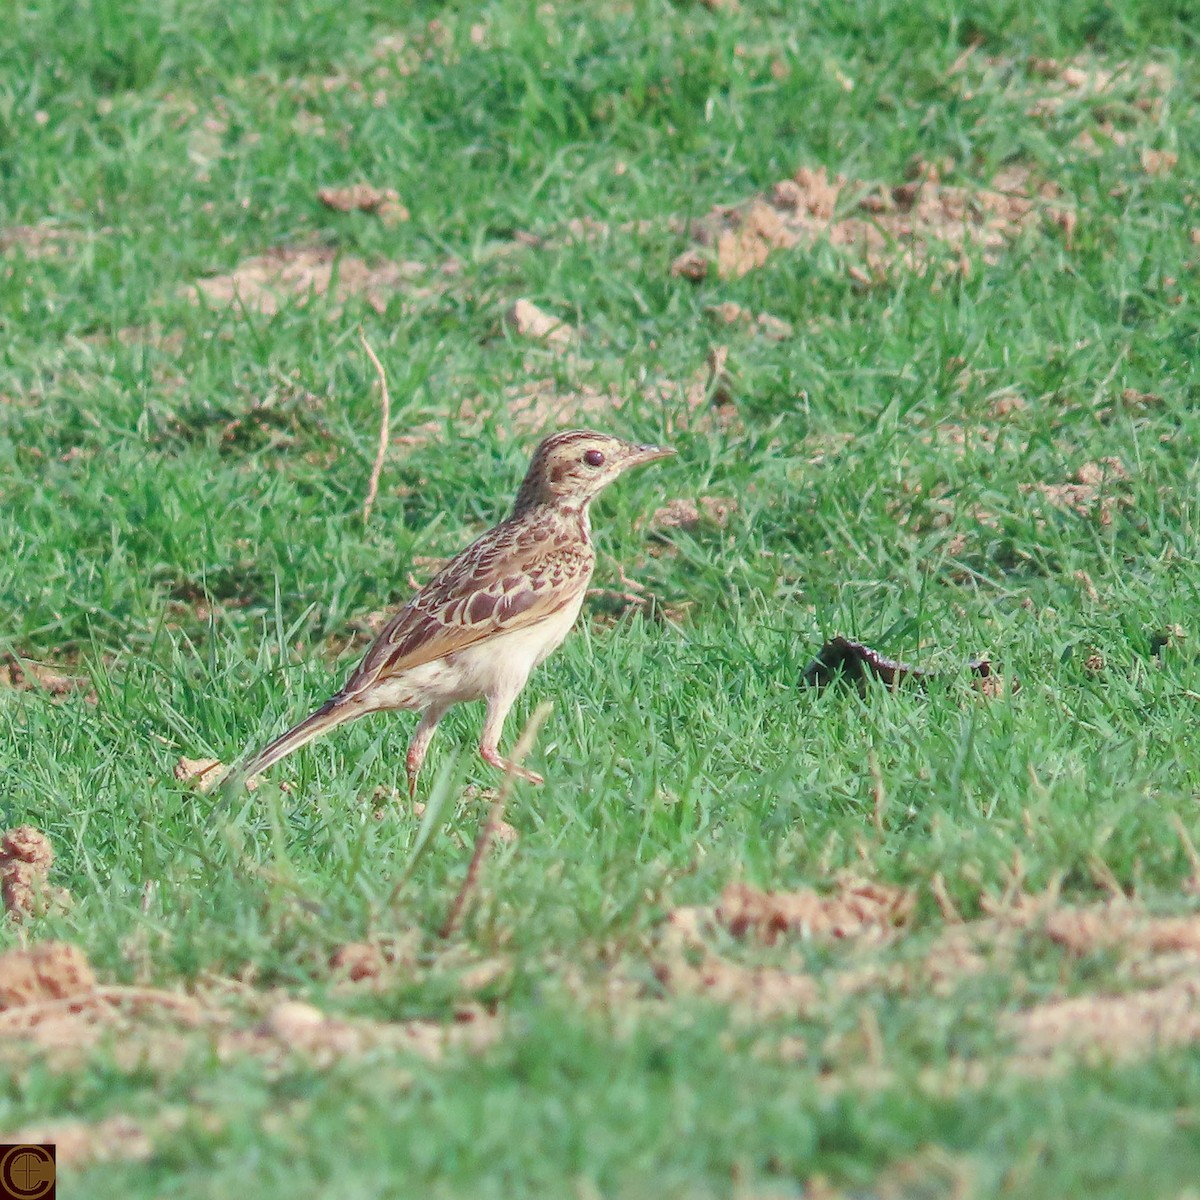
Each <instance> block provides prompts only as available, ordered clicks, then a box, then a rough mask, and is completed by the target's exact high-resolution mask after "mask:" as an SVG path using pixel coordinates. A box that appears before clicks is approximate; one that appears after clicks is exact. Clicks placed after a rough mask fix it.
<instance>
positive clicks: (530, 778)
mask: <svg viewBox="0 0 1200 1200" xmlns="http://www.w3.org/2000/svg"><path fill="white" fill-rule="evenodd" d="M479 753H480V754H481V755H482V756H483V761H484V762H485V763H487V764H488V765H489V766H492V767H495V768H496V769H497V770H498V771H503V772H504V773H505V774H506V775H515V776H516V777H517V778H518V779H524V780H526V781H527V782H529V783H545V782H546V781H545V779H543V778H542V776H540V775H539V774H538V773H537V772H536V771H530V770H528V769H527V768H525V767H522V766H518V764H517V763H515V762H510V761H509V760H508V759H507V758H504V757H502V756H501V754H500V751H499V750H496V749H495V748H493V747H490V746H480V747H479Z"/></svg>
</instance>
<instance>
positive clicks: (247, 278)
mask: <svg viewBox="0 0 1200 1200" xmlns="http://www.w3.org/2000/svg"><path fill="white" fill-rule="evenodd" d="M425 273H426V270H425V267H424V266H422V265H421V264H420V263H407V262H402V263H393V262H381V263H376V264H374V265H372V264H370V263H367V262H366V261H364V260H363V259H361V258H356V257H355V256H354V255H352V254H342V255H338V254H337V253H336V252H335V251H334V250H332V249H329V248H328V247H308V248H298V249H276V250H271V251H268V252H267V253H266V254H261V255H259V256H257V257H256V258H249V259H246V261H245V262H243V263H241V264H240V265H239V266H238V267H236V268H235V269H234V270H233V271H231V272H229V273H228V274H225V275H213V276H210V277H209V278H207V279H200V280H197V282H196V284H195V289H196V292H197V293H198V294H199V295H200V296H201V297H203V298H204V299H205V300H206V301H207V302H208V303H210V304H214V305H218V306H220V307H228V306H231V305H235V304H239V303H240V304H244V305H245V306H246V307H247V308H249V309H253V310H255V311H256V312H260V313H264V314H266V315H268V316H271V315H274V314H275V313H277V312H279V311H280V309H281V308H283V307H284V306H285V305H287V304H289V303H295V304H297V305H303V304H305V303H307V302H308V300H309V299H310V298H311V297H312V296H326V295H328V296H331V297H332V298H333V299H334V300H336V301H337V302H338V303H339V304H341V303H343V302H345V301H347V300H350V299H352V298H354V297H361V298H362V299H364V300H365V301H366V302H367V303H368V304H369V305H370V306H371V307H372V308H373V309H375V311H376V312H378V313H383V312H385V311H386V310H387V306H388V302H389V301H390V300H391V299H392V297H393V296H395V295H397V294H400V293H403V294H404V295H406V296H408V297H409V298H414V299H415V298H421V297H425V296H429V295H432V294H433V289H431V288H428V287H424V288H419V287H416V286H415V285H414V284H413V280H414V279H416V278H419V277H420V276H423V275H424V274H425Z"/></svg>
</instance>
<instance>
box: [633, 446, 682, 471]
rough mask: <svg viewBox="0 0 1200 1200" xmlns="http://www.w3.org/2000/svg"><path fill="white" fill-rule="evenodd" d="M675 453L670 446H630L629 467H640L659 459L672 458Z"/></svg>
mask: <svg viewBox="0 0 1200 1200" xmlns="http://www.w3.org/2000/svg"><path fill="white" fill-rule="evenodd" d="M674 455H675V451H674V450H672V449H671V447H670V446H630V448H629V464H628V465H629V466H631V467H640V466H641V465H642V464H643V463H649V462H654V461H655V460H656V459H660V458H673V457H674Z"/></svg>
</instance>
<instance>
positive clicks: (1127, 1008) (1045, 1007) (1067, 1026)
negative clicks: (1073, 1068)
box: [1007, 978, 1200, 1061]
mask: <svg viewBox="0 0 1200 1200" xmlns="http://www.w3.org/2000/svg"><path fill="white" fill-rule="evenodd" d="M1007 1025H1008V1028H1009V1029H1010V1030H1011V1031H1012V1032H1013V1033H1015V1034H1016V1036H1017V1039H1018V1042H1019V1047H1020V1051H1021V1052H1022V1053H1023V1054H1024V1055H1028V1056H1030V1057H1032V1058H1034V1059H1036V1060H1039V1061H1040V1060H1043V1059H1045V1058H1046V1057H1049V1056H1052V1055H1054V1054H1056V1053H1067V1054H1074V1055H1078V1054H1081V1053H1082V1054H1093V1055H1096V1056H1097V1057H1101V1058H1104V1059H1110V1060H1112V1059H1116V1060H1121V1059H1131V1058H1137V1057H1139V1056H1142V1055H1145V1054H1151V1053H1154V1052H1155V1051H1161V1050H1167V1049H1170V1048H1172V1047H1178V1046H1190V1045H1195V1044H1196V1043H1198V1042H1200V979H1196V978H1190V979H1179V980H1175V981H1173V982H1171V983H1168V984H1165V985H1163V986H1162V987H1157V988H1150V989H1147V990H1145V991H1139V992H1131V993H1129V994H1127V995H1109V996H1076V997H1073V998H1072V999H1069V1000H1056V1001H1052V1002H1050V1003H1047V1004H1039V1005H1036V1006H1035V1007H1033V1008H1031V1009H1027V1010H1026V1011H1025V1012H1023V1013H1019V1014H1018V1015H1017V1016H1015V1017H1012V1018H1011V1019H1010V1020H1009V1021H1008V1022H1007Z"/></svg>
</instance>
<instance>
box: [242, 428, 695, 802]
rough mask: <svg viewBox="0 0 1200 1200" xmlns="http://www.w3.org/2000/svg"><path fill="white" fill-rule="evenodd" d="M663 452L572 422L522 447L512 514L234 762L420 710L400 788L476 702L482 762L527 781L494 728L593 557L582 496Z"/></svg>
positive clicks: (557, 639)
mask: <svg viewBox="0 0 1200 1200" xmlns="http://www.w3.org/2000/svg"><path fill="white" fill-rule="evenodd" d="M674 453H675V451H674V450H670V449H667V448H665V447H663V446H635V445H632V444H631V443H629V442H623V441H621V440H620V439H619V438H615V437H610V436H609V435H607V434H604V433H593V432H591V431H589V430H584V429H573V430H569V431H567V432H565V433H556V434H553V435H552V436H551V437H548V438H546V440H545V441H543V442H542V444H541V445H540V446H538V448H537V450H536V452H535V453H534V456H533V460H532V462H530V464H529V471H528V472H527V474H526V476H525V482H524V483H523V484H522V485H521V490H520V491H519V492H518V493H517V500H516V504H515V505H514V507H513V511H512V514H511V515H510V516H509V517H507V518H506V519H505V520H503V521H502V522H501V523H500V524H499V525H497V526H496V527H495V528H494V529H490V530H488V532H487V533H485V534H484V535H483V536H482V537H481V538H479V539H478V541H476V542H473V543H472V544H471V545H470V546H468V547H467V548H466V549H465V550H463V551H462V552H461V553H460V554H459V555H457V556H456V557H455V558H453V559H451V560H450V562H449V563H447V564H446V566H445V567H443V568H442V570H441V571H440V572H439V573H438V574H437V575H436V576H434V578H433V579H432V580H430V582H429V583H428V584H426V585H425V587H424V588H422V589H421V591H420V592H418V593H417V595H416V596H414V597H413V598H412V600H410V601H409V602H408V604H406V605H405V606H404V607H403V608H402V609H401V610H400V611H399V612H398V613H396V615H395V616H394V617H392V619H391V620H390V621H389V622H388V623H387V625H386V626H384V628H383V630H382V632H381V633H380V634H379V637H378V638H376V640H375V642H374V643H373V644H372V646H371V648H370V649H369V650H368V651H367V653H366V655H365V656H364V658H363V660H362V662H361V663H359V665H358V667H357V668H356V669H355V670H354V672H353V674H351V676H350V678H349V679H348V680H347V681H346V684H345V686H344V687H343V688H342V690H341V691H340V692H338V693H337V695H336V696H333V697H332V698H331V699H329V700H327V701H326V702H325V703H324V704H322V705H321V707H320V708H318V709H317V711H316V712H314V713H313V714H312V715H311V716H309V717H306V718H305V719H304V720H303V721H301V722H300V724H299V725H297V726H295V728H293V729H289V730H288V731H287V733H285V734H283V735H282V736H281V737H279V738H276V739H275V741H273V742H272V743H271V744H270V745H269V746H267V747H266V748H265V749H263V750H261V751H260V752H259V753H258V754H256V755H254V756H253V758H251V759H249V760H248V761H246V762H245V763H244V764H242V765H241V766H240V767H238V769H237V772H236V773H237V775H239V776H241V777H244V778H245V777H249V776H253V775H257V774H259V773H260V772H262V771H265V770H266V769H267V768H268V767H270V766H273V765H274V764H275V763H277V762H279V760H280V759H281V758H284V757H285V756H286V755H288V754H291V753H292V751H294V750H298V749H299V748H300V747H301V746H304V745H306V744H307V743H308V742H310V741H312V740H313V738H316V737H319V736H320V735H321V734H323V733H325V732H327V731H328V730H330V729H333V728H334V727H335V726H337V725H342V724H344V723H345V722H346V721H352V720H354V719H355V718H356V717H362V716H366V714H367V713H373V712H380V711H385V710H389V709H410V710H415V711H418V712H420V714H421V720H420V722H419V723H418V725H417V728H416V732H415V733H414V734H413V737H412V741H411V742H410V743H409V746H408V755H407V759H406V764H407V769H408V788H409V793H410V794H413V793H415V791H416V786H417V776H418V774H419V773H420V770H421V764H422V762H423V761H424V759H425V753H426V751H427V750H428V749H429V743H430V741H431V740H432V738H433V731H434V729H436V727H437V723H438V722H439V721H440V720H441V719H442V717H443V716H444V715H445V713H446V711H447V709H449V708H450V707H451V706H452V705H455V704H459V703H462V702H463V701H465V700H485V701H487V714H486V716H485V718H484V722H483V732H482V734H481V736H480V739H479V752H480V754H481V755H482V756H483V758H484V760H485V761H486V762H488V763H490V764H491V765H492V766H494V767H499V768H501V769H502V770H506V771H507V770H511V771H512V772H513V773H514V774H517V775H520V776H521V778H523V779H528V780H530V781H532V782H534V783H541V782H542V778H541V776H539V775H536V774H534V772H532V771H527V770H525V769H524V768H522V767H517V766H515V765H514V764H510V763H508V762H507V761H506V760H505V759H504V758H502V757H501V755H500V734H501V732H502V730H503V728H504V720H505V718H506V717H507V716H508V713H509V710H510V709H511V708H512V706H513V702H514V701H515V700H516V698H517V696H518V695H519V694H520V692H521V689H522V688H523V687H524V686H525V682H526V680H527V679H528V678H529V673H530V672H531V671H532V670H533V668H534V667H536V666H537V665H538V663H540V662H542V661H543V660H544V659H545V658H547V657H548V656H549V655H550V654H551V653H553V652H554V651H555V650H557V649H558V647H559V646H560V645H561V644H562V642H563V640H564V639H565V638H566V636H567V633H568V632H569V631H570V629H571V626H572V625H574V623H575V618H576V617H577V616H578V615H579V610H580V607H581V606H582V604H583V597H584V594H585V593H586V591H587V588H588V583H589V582H590V581H591V578H592V570H593V568H594V567H595V565H596V553H595V550H593V548H592V539H591V524H590V521H589V519H588V505H589V504H590V503H591V501H592V500H594V499H595V498H596V496H597V495H598V494H599V493H600V492H601V490H603V489H604V488H605V487H607V486H608V485H609V484H610V483H612V481H613V480H614V479H616V478H617V476H618V475H620V474H622V472H624V471H627V470H629V468H630V467H637V466H641V465H642V464H643V463H648V462H653V461H654V460H655V459H659V458H666V457H668V456H669V455H672V454H674Z"/></svg>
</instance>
